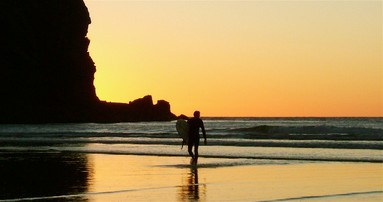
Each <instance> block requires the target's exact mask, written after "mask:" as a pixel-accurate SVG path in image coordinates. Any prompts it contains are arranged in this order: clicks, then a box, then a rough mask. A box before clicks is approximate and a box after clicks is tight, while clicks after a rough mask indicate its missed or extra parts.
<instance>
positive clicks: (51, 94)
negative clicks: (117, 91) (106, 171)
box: [0, 0, 174, 123]
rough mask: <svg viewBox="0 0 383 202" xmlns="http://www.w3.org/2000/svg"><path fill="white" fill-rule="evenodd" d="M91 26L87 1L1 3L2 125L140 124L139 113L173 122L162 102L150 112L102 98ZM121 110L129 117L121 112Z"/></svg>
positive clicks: (9, 0) (17, 0) (16, 0)
mask: <svg viewBox="0 0 383 202" xmlns="http://www.w3.org/2000/svg"><path fill="white" fill-rule="evenodd" d="M90 23H91V19H90V16H89V12H88V9H87V7H86V6H85V4H84V2H83V0H1V1H0V24H1V26H2V27H1V30H2V31H1V32H0V44H1V46H0V71H1V72H0V93H1V99H0V114H1V116H0V122H2V123H5V122H6V123H31V122H33V123H41V122H111V121H135V120H134V119H135V117H137V115H136V114H134V113H136V112H137V113H143V114H145V115H142V118H140V119H139V120H140V121H143V120H152V119H156V120H169V117H173V116H174V115H173V114H172V113H171V112H170V105H169V107H168V106H162V105H161V102H160V103H159V104H157V105H153V104H152V106H150V107H148V106H149V105H148V106H146V105H145V106H140V105H137V106H135V105H134V103H132V104H114V103H106V102H101V101H100V100H99V99H98V98H97V95H96V92H95V87H94V85H93V80H94V73H95V71H96V68H95V64H94V62H93V61H92V58H91V57H90V54H89V52H88V46H89V43H90V40H89V39H88V38H87V37H86V35H87V32H88V25H89V24H90ZM104 68H107V67H104ZM116 105H118V106H120V107H117V108H118V109H121V110H122V111H125V112H126V113H125V114H124V115H122V114H121V113H120V112H116V111H115V110H117V108H116V107H115V106H116ZM153 107H154V108H161V109H159V110H154V111H153ZM135 108H137V110H134V109H135ZM138 108H139V109H140V110H139V109H138ZM165 108H166V109H165ZM127 109H129V110H127ZM147 110H148V111H147ZM110 112H112V113H110ZM151 112H153V113H162V114H151V115H149V114H150V113H151ZM115 114H118V117H114V115H115ZM122 117H123V118H122ZM153 117H155V118H153Z"/></svg>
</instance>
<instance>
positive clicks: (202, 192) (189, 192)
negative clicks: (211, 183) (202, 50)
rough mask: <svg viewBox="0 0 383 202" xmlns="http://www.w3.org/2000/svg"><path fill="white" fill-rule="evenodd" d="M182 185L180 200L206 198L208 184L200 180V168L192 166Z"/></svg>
mask: <svg viewBox="0 0 383 202" xmlns="http://www.w3.org/2000/svg"><path fill="white" fill-rule="evenodd" d="M182 183H183V184H182V186H181V187H180V190H179V200H180V201H188V200H190V201H193V200H204V199H206V185H205V184H199V182H198V168H196V167H192V168H190V171H189V172H188V173H187V177H185V176H184V177H183V180H182Z"/></svg>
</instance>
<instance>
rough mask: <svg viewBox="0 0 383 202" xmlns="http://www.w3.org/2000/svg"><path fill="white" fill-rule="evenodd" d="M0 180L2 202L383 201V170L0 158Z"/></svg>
mask: <svg viewBox="0 0 383 202" xmlns="http://www.w3.org/2000/svg"><path fill="white" fill-rule="evenodd" d="M48 171H51V172H50V173H49V172H48ZM0 177H1V179H2V180H1V182H0V183H1V184H0V187H1V188H0V201H3V200H5V201H24V200H25V199H28V200H33V201H57V200H60V201H92V202H93V201H197V200H199V201H287V200H288V201H383V164H381V163H347V162H304V161H299V162H298V161H295V162H291V161H268V160H251V161H248V160H244V159H216V158H200V160H199V165H198V166H190V164H189V158H187V157H157V156H134V155H107V154H74V153H52V154H38V153H35V154H26V153H19V154H9V153H0ZM10 199H11V200H10Z"/></svg>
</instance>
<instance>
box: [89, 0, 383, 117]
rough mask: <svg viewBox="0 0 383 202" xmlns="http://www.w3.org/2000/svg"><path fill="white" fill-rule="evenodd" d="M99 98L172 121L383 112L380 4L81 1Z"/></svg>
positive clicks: (382, 55) (382, 56)
mask: <svg viewBox="0 0 383 202" xmlns="http://www.w3.org/2000/svg"><path fill="white" fill-rule="evenodd" d="M85 3H86V5H87V7H88V9H89V12H90V16H91V19H92V24H91V25H90V26H89V32H88V37H89V39H90V40H91V43H90V47H89V52H90V55H91V57H92V58H93V60H94V62H95V65H96V68H97V72H96V74H95V81H94V84H95V87H96V92H97V95H98V97H99V98H100V99H101V100H106V101H111V102H129V101H132V100H134V99H137V98H140V97H143V96H145V95H152V96H153V99H154V102H156V100H159V99H164V100H167V101H169V102H170V104H171V110H172V112H173V113H175V114H176V115H179V114H186V115H192V113H193V111H194V110H196V109H198V110H200V111H201V115H202V116H383V70H382V69H383V50H382V47H383V36H382V24H383V22H382V19H383V17H382V10H383V3H382V1H310V0H306V1H283V0H282V1H218V0H214V1H184V0H180V1H158V0H157V1H132V0H85Z"/></svg>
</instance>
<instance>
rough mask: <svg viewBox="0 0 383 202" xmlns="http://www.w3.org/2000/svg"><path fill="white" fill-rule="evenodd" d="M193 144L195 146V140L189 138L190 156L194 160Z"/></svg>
mask: <svg viewBox="0 0 383 202" xmlns="http://www.w3.org/2000/svg"><path fill="white" fill-rule="evenodd" d="M193 144H194V140H193V138H191V137H189V142H188V152H189V155H190V156H191V157H192V159H194V154H193V151H192V149H193Z"/></svg>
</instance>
